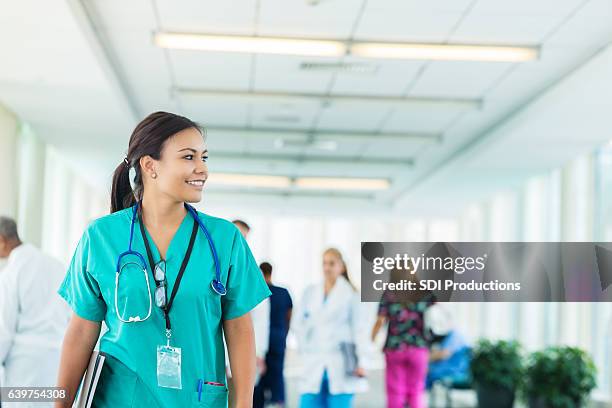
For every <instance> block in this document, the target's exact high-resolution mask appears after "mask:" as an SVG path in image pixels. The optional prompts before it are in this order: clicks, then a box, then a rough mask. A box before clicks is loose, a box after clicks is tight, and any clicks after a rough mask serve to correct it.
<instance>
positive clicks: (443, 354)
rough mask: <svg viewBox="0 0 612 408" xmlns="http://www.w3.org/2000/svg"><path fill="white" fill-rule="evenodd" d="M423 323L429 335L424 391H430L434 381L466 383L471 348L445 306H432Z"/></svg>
mask: <svg viewBox="0 0 612 408" xmlns="http://www.w3.org/2000/svg"><path fill="white" fill-rule="evenodd" d="M426 321H427V326H428V327H429V329H430V330H431V333H432V340H431V343H432V345H431V349H430V353H429V369H428V371H427V381H426V387H427V389H431V387H432V386H433V384H434V383H435V382H436V381H444V382H445V383H447V384H467V383H469V381H470V360H471V359H470V354H471V348H470V345H469V343H468V342H467V339H466V338H465V336H464V335H463V334H461V332H460V331H459V330H458V329H456V328H455V324H454V321H453V315H452V313H451V311H450V310H449V308H448V306H445V305H442V304H440V303H438V304H435V305H433V306H432V307H431V308H430V309H429V310H428V312H427V314H426Z"/></svg>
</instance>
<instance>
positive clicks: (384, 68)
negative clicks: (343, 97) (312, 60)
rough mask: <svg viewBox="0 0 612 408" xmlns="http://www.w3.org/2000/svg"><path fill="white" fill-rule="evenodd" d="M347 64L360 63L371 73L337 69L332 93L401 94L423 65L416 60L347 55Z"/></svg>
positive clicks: (345, 61)
mask: <svg viewBox="0 0 612 408" xmlns="http://www.w3.org/2000/svg"><path fill="white" fill-rule="evenodd" d="M343 62H344V63H347V64H357V65H358V66H359V65H362V66H363V67H364V69H372V70H373V71H374V72H373V73H359V72H351V71H346V72H345V71H339V72H338V73H337V75H336V78H335V81H334V86H333V88H332V93H340V94H360V95H380V96H401V95H402V94H403V93H404V91H405V89H406V86H407V85H408V84H409V83H410V82H411V81H412V79H413V78H414V76H415V75H416V73H417V72H418V71H419V68H420V67H421V66H422V65H423V63H422V62H417V61H399V60H372V59H366V58H356V57H347V58H345V59H344V60H343Z"/></svg>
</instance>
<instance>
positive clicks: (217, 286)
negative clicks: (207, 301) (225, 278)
mask: <svg viewBox="0 0 612 408" xmlns="http://www.w3.org/2000/svg"><path fill="white" fill-rule="evenodd" d="M210 286H211V287H212V288H213V290H214V291H215V293H217V294H218V295H220V296H223V295H225V294H226V293H227V290H226V289H225V286H223V284H222V283H221V282H219V281H218V280H216V279H213V281H212V282H210Z"/></svg>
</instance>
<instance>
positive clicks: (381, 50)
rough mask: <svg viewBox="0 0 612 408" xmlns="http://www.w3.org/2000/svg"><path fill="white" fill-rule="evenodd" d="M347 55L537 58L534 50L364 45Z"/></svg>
mask: <svg viewBox="0 0 612 408" xmlns="http://www.w3.org/2000/svg"><path fill="white" fill-rule="evenodd" d="M350 51H351V55H354V56H358V57H364V58H393V59H395V58H397V59H414V60H447V61H493V62H522V61H531V60H534V59H537V58H538V55H539V51H538V49H537V48H534V47H510V46H485V45H453V44H401V43H366V42H364V43H355V44H353V45H352V46H351V49H350Z"/></svg>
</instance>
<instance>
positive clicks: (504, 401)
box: [476, 385, 515, 408]
mask: <svg viewBox="0 0 612 408" xmlns="http://www.w3.org/2000/svg"><path fill="white" fill-rule="evenodd" d="M514 394H515V393H514V390H512V391H509V390H507V389H506V388H499V387H489V386H486V385H476V395H477V397H478V408H512V406H513V405H514Z"/></svg>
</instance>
